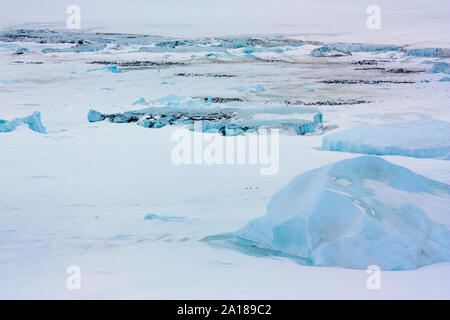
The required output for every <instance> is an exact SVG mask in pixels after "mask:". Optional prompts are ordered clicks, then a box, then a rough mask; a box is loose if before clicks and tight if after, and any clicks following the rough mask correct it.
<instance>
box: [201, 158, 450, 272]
mask: <svg viewBox="0 0 450 320" xmlns="http://www.w3.org/2000/svg"><path fill="white" fill-rule="evenodd" d="M449 196H450V185H448V184H445V183H441V182H438V181H435V180H431V179H428V178H426V177H423V176H421V175H418V174H416V173H414V172H412V171H410V170H409V169H406V168H404V167H401V166H397V165H394V164H392V163H390V162H388V161H386V160H383V159H382V158H379V157H375V156H361V157H357V158H353V159H348V160H343V161H339V162H335V163H333V164H330V165H328V166H325V167H321V168H318V169H315V170H312V171H309V172H306V173H303V174H300V175H298V176H297V177H295V178H294V179H293V180H292V181H291V182H290V183H289V184H288V185H287V186H285V187H284V188H282V189H281V190H280V191H279V192H278V193H277V194H275V196H273V197H272V199H271V201H270V203H269V205H268V209H267V214H266V215H265V216H263V217H261V218H257V219H254V220H251V221H250V222H248V224H247V225H246V226H245V227H243V228H242V229H240V230H239V231H237V232H236V233H234V234H231V235H230V234H228V235H225V236H222V237H220V236H211V237H208V238H205V239H204V240H207V241H208V240H209V242H210V243H211V244H212V243H213V242H217V241H218V240H220V241H224V240H225V241H224V245H225V246H228V247H230V246H231V245H230V243H231V244H232V246H231V247H232V248H234V249H238V250H240V251H244V252H247V253H250V254H257V253H258V251H259V253H261V252H265V255H278V256H285V257H290V258H293V259H295V260H297V261H298V262H299V263H300V264H305V265H312V266H339V267H344V268H355V269H366V268H367V267H368V266H370V265H378V266H379V267H380V268H381V269H382V270H410V269H416V268H418V267H421V266H424V265H428V264H432V263H438V262H444V261H450V230H449V227H450V211H449V208H450V197H449ZM242 248H246V249H245V250H242Z"/></svg>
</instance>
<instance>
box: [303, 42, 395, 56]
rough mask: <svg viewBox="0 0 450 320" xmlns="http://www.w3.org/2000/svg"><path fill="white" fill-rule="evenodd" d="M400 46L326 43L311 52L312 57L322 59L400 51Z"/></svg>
mask: <svg viewBox="0 0 450 320" xmlns="http://www.w3.org/2000/svg"><path fill="white" fill-rule="evenodd" d="M400 48H401V47H400V46H390V45H375V44H363V43H328V44H325V45H323V46H322V47H320V48H316V49H314V50H312V51H311V55H312V56H314V57H323V56H330V55H336V54H344V55H351V53H352V52H385V51H395V50H398V49H400Z"/></svg>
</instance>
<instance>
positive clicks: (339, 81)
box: [319, 80, 415, 84]
mask: <svg viewBox="0 0 450 320" xmlns="http://www.w3.org/2000/svg"><path fill="white" fill-rule="evenodd" d="M319 83H325V84H383V83H391V84H411V83H415V81H406V80H405V81H400V80H322V81H319Z"/></svg>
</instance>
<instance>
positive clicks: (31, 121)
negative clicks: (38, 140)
mask: <svg viewBox="0 0 450 320" xmlns="http://www.w3.org/2000/svg"><path fill="white" fill-rule="evenodd" d="M21 124H26V125H28V128H30V129H31V130H33V131H36V132H39V133H47V129H46V128H45V127H44V126H43V125H42V122H41V114H40V113H39V112H37V111H35V112H33V114H32V115H30V116H28V117H23V118H15V119H13V120H11V121H7V120H3V119H0V132H11V131H14V130H15V129H16V128H17V126H19V125H21Z"/></svg>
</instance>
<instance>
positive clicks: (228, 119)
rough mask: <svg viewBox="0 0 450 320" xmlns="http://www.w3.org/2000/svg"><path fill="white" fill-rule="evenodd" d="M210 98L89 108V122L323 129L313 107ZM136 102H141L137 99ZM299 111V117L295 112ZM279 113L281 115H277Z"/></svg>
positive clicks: (223, 129) (225, 129) (221, 129)
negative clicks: (235, 103) (110, 110)
mask: <svg viewBox="0 0 450 320" xmlns="http://www.w3.org/2000/svg"><path fill="white" fill-rule="evenodd" d="M211 101H212V99H211V98H208V99H206V100H205V99H190V98H184V97H180V96H176V95H170V96H167V97H164V98H160V99H157V100H154V101H150V102H149V104H152V105H154V106H153V107H150V108H147V109H142V110H136V111H127V112H124V113H115V114H103V113H100V112H98V111H96V110H90V111H89V113H88V115H87V118H88V121H89V122H98V121H103V120H105V119H109V120H110V121H111V122H114V123H130V122H136V123H137V124H138V125H140V126H142V127H145V128H162V127H165V126H168V125H179V126H187V127H188V128H189V129H190V130H193V129H194V122H196V121H202V127H201V129H202V132H207V133H220V134H222V135H224V136H234V135H240V134H244V133H251V132H254V131H257V130H258V129H260V128H281V129H288V130H289V129H293V130H294V132H295V133H296V134H299V135H304V134H307V133H315V132H318V133H320V132H321V131H322V129H323V119H322V113H321V112H320V111H319V110H318V109H315V108H307V107H305V108H301V109H300V108H296V107H290V106H280V107H278V108H268V107H254V108H246V109H243V108H231V107H212V106H211V103H212V102H211ZM137 102H144V100H141V99H140V100H138V101H137ZM264 114H266V115H267V114H269V115H270V114H271V115H274V114H276V115H277V119H274V120H270V119H269V120H267V119H259V118H258V115H264ZM299 114H300V115H302V118H301V119H299V118H298V117H297V116H298V115H299ZM280 117H281V118H280Z"/></svg>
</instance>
